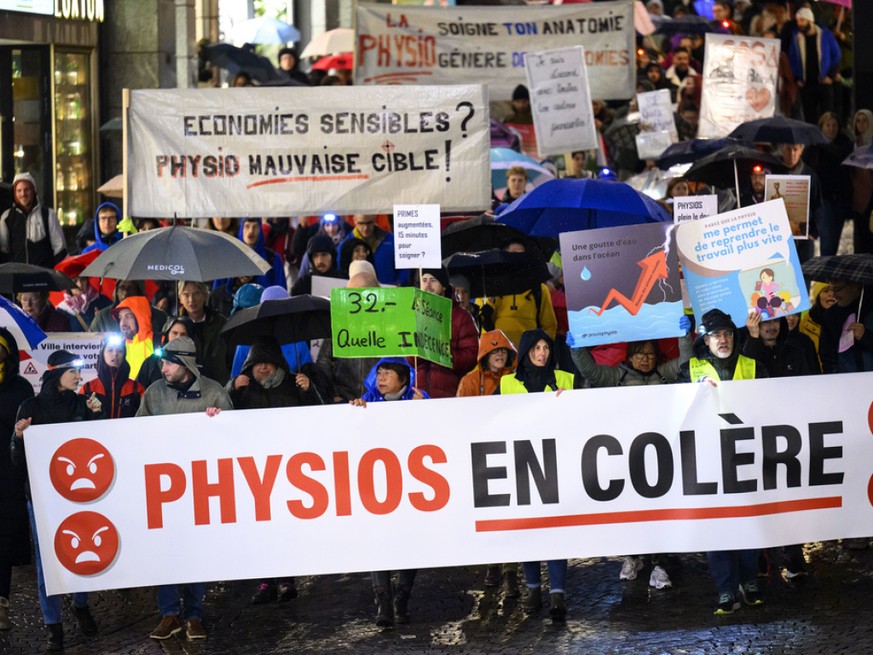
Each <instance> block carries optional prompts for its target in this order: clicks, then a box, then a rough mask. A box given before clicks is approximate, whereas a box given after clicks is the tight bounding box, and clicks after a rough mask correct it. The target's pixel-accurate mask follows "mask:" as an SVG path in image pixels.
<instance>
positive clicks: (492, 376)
mask: <svg viewBox="0 0 873 655" xmlns="http://www.w3.org/2000/svg"><path fill="white" fill-rule="evenodd" d="M517 355H518V352H517V351H516V349H515V346H513V345H512V342H511V341H510V340H509V338H508V337H507V336H506V335H505V334H503V331H502V330H491V331H490V332H485V333H484V334H482V336H481V337H479V354H478V355H477V357H476V360H477V361H478V362H479V363H478V364H477V365H476V368H474V369H473V370H472V371H470V372H469V373H467V374H466V375H465V376H464V377H463V378H461V383H460V384H459V385H458V393H457V396H458V397H459V398H461V397H464V396H490V395H492V394H493V393H494V392H495V391H497V389H498V388H499V387H500V378H502V377H503V376H504V375H506V374H507V373H512V371H513V370H515V359H516V356H517Z"/></svg>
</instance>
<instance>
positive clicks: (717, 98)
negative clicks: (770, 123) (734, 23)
mask: <svg viewBox="0 0 873 655" xmlns="http://www.w3.org/2000/svg"><path fill="white" fill-rule="evenodd" d="M778 79H779V40H778V39H761V38H758V37H748V36H734V35H732V34H707V35H706V48H705V51H704V57H703V91H702V95H701V100H700V127H699V128H698V132H697V136H699V137H700V138H704V139H708V138H716V137H723V136H727V135H728V134H729V133H730V132H732V131H733V129H734V128H735V127H737V126H738V125H739V124H740V123H745V122H746V121H752V120H755V119H758V118H769V117H770V116H772V115H773V114H774V112H775V111H776V98H777V92H776V81H777V80H778Z"/></svg>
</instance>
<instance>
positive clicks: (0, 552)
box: [0, 327, 33, 630]
mask: <svg viewBox="0 0 873 655" xmlns="http://www.w3.org/2000/svg"><path fill="white" fill-rule="evenodd" d="M30 398H33V387H32V386H31V384H30V382H28V381H27V380H26V379H25V378H24V377H23V376H21V375H20V374H19V353H18V343H17V342H16V341H15V337H13V336H12V333H11V332H10V331H9V330H7V329H6V328H5V327H0V434H3V435H7V437H8V435H10V434H12V431H13V430H14V427H15V416H16V414H17V413H18V407H19V406H20V405H21V404H22V403H23V402H24V401H25V400H28V399H30ZM3 445H4V447H3V448H0V630H9V629H11V628H12V623H11V622H10V620H9V597H10V592H11V591H12V567H13V566H22V565H26V564H30V525H29V523H28V519H27V502H26V499H25V497H24V480H25V472H24V471H23V470H21V469H19V468H18V467H15V466H13V465H12V460H11V459H10V458H9V448H7V447H5V446H6V441H4V444H3Z"/></svg>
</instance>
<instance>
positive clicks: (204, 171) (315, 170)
mask: <svg viewBox="0 0 873 655" xmlns="http://www.w3.org/2000/svg"><path fill="white" fill-rule="evenodd" d="M129 116H130V137H129V138H130V154H129V159H128V174H129V177H130V187H129V188H130V213H131V215H133V216H155V217H164V216H174V215H179V216H184V217H201V218H206V217H212V216H231V217H239V216H288V215H289V214H318V213H322V212H327V211H330V212H335V213H343V214H350V213H365V214H366V213H390V212H391V210H392V208H393V206H394V205H395V204H416V203H434V204H439V205H440V206H441V207H442V208H443V209H444V210H445V211H469V210H482V209H486V208H488V207H489V206H490V193H491V186H490V179H491V177H490V160H489V148H490V145H491V144H490V127H489V116H488V100H487V95H486V91H485V89H484V88H483V87H482V86H472V85H467V86H460V85H454V86H417V87H404V88H399V87H380V88H372V87H370V88H357V87H319V88H301V87H270V88H264V87H261V88H245V89H161V90H139V91H132V92H131V101H130V113H129Z"/></svg>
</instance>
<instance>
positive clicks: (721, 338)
mask: <svg viewBox="0 0 873 655" xmlns="http://www.w3.org/2000/svg"><path fill="white" fill-rule="evenodd" d="M736 340H737V326H736V325H735V324H734V322H733V320H731V317H730V316H728V315H727V314H725V313H724V312H723V311H721V310H720V309H711V310H709V311H708V312H706V313H705V314H704V315H703V318H702V319H701V321H700V328H699V330H698V336H697V339H695V341H694V357H692V358H691V359H690V360H688V361H687V362H686V363H685V364H683V365H682V366H681V367H680V369H679V381H680V382H708V383H710V384H713V385H717V384H718V383H719V381H721V380H754V379H755V378H765V377H767V371H766V370H765V369H764V366H763V365H761V364H759V363H758V362H757V361H756V360H754V359H752V358H750V357H746V356H744V355H740V354H739V351H738V349H737V346H736ZM706 559H707V561H708V562H709V572H710V574H711V575H712V579H713V581H714V582H715V586H716V589H717V591H718V606H717V607H716V608H715V612H714V613H715V614H717V615H724V614H733V613H734V612H735V611H736V610H738V609H740V600H739V599H740V598H742V599H743V601H744V602H745V603H746V604H747V605H762V604H763V603H764V599H763V597H762V596H761V591H760V589H759V588H758V581H757V575H758V549H747V550H721V551H716V552H709V553H707V554H706Z"/></svg>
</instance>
